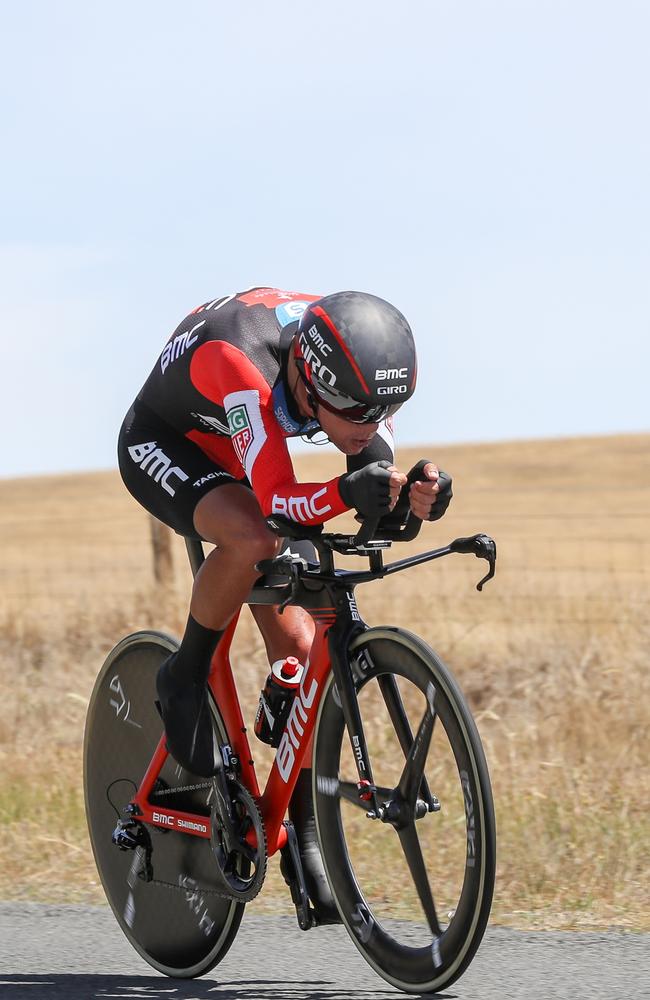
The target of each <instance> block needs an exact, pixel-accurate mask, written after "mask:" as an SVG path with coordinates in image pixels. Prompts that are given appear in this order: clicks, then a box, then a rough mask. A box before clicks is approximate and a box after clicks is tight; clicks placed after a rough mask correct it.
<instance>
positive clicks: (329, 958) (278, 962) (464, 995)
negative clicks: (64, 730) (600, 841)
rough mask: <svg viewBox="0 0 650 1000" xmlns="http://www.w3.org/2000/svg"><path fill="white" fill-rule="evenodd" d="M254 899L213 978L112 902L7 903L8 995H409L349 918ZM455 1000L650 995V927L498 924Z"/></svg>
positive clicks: (310, 998)
mask: <svg viewBox="0 0 650 1000" xmlns="http://www.w3.org/2000/svg"><path fill="white" fill-rule="evenodd" d="M253 913H254V911H253V909H252V908H249V913H247V914H246V915H245V916H244V920H243V922H242V926H241V929H240V932H239V935H238V937H237V939H236V941H235V943H234V945H233V947H232V948H231V950H230V952H229V953H228V955H227V956H226V958H225V959H224V961H223V962H222V963H221V965H219V966H217V967H216V968H215V969H213V971H212V972H211V973H210V974H209V976H207V977H206V978H204V979H195V980H191V981H188V980H172V979H167V978H165V977H163V976H160V975H158V974H157V973H154V971H153V970H152V969H150V968H149V966H148V965H147V964H146V963H145V962H143V961H142V959H141V958H140V957H139V956H138V955H137V954H136V952H135V951H133V949H132V948H131V946H130V945H129V943H128V941H127V940H126V938H124V936H123V935H122V932H121V931H120V929H119V927H118V926H117V924H116V922H115V920H114V919H113V917H112V914H111V913H110V911H109V910H108V907H99V906H97V907H95V906H93V907H91V906H45V905H41V904H36V903H32V904H23V903H0V997H2V998H3V1000H5V998H6V1000H91V998H93V1000H94V998H96V997H122V998H131V1000H134V998H137V997H146V998H152V997H155V998H157V1000H190V998H214V1000H347V998H349V997H354V998H355V1000H388V998H393V1000H395V998H398V997H400V996H404V994H400V993H398V992H397V991H395V990H393V989H392V988H390V987H388V986H387V984H385V983H384V982H383V980H381V979H379V978H378V977H377V976H376V975H375V973H374V972H373V971H372V969H370V967H369V966H367V965H366V964H365V962H364V961H363V959H362V958H361V956H360V955H359V953H358V952H357V950H356V948H355V947H354V945H353V944H352V942H351V941H349V940H348V938H347V935H346V933H345V931H343V930H342V929H341V928H339V927H321V928H315V929H314V930H311V931H309V932H307V933H303V932H301V931H300V930H299V929H298V926H297V924H296V922H295V920H294V919H293V918H292V917H261V916H260V917H256V916H254V915H253ZM439 996H440V997H441V998H443V1000H445V998H446V1000H451V998H458V1000H506V998H507V1000H509V998H519V997H521V998H522V1000H523V998H525V1000H555V998H560V997H561V998H563V1000H564V998H567V1000H583V998H584V1000H587V998H589V1000H601V998H602V1000H619V998H620V1000H638V998H642V997H645V998H650V934H622V933H618V932H608V933H598V934H593V933H589V934H587V933H570V932H562V933H559V932H535V933H532V932H524V931H512V930H504V929H503V928H492V929H490V930H489V931H488V933H487V935H486V937H485V939H484V941H483V944H482V946H481V948H480V950H479V952H478V954H477V956H476V958H475V959H474V962H473V963H472V965H471V967H470V969H469V970H468V971H467V972H466V973H465V975H464V976H463V977H462V979H460V980H459V981H458V982H457V983H455V984H454V985H453V986H452V987H450V988H449V990H448V991H447V992H446V993H444V994H439Z"/></svg>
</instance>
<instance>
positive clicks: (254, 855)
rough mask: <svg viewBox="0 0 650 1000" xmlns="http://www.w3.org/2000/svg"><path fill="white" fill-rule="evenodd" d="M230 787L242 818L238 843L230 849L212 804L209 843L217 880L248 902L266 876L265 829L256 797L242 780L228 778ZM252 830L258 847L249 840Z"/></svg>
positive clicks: (224, 889)
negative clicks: (215, 865) (214, 862)
mask: <svg viewBox="0 0 650 1000" xmlns="http://www.w3.org/2000/svg"><path fill="white" fill-rule="evenodd" d="M228 791H229V792H230V798H231V800H232V802H233V805H234V807H235V812H236V813H237V816H238V818H239V830H238V843H237V845H236V846H235V848H234V849H232V850H228V848H227V846H226V844H225V842H224V836H223V823H222V821H221V817H220V815H219V812H218V810H217V809H216V807H215V806H213V807H212V813H211V817H210V826H211V833H210V844H211V846H212V853H213V854H214V858H215V861H216V863H217V871H216V873H215V874H216V880H217V881H218V882H219V883H220V885H219V888H220V889H221V891H222V893H223V895H225V896H227V897H228V898H230V899H234V900H237V902H239V903H248V902H250V900H251V899H255V897H256V896H257V894H258V893H259V891H260V889H261V888H262V886H263V884H264V879H265V877H266V867H267V862H268V849H267V843H266V831H265V829H264V822H263V820H262V814H261V813H260V811H259V808H258V807H257V804H256V803H255V800H254V799H253V797H252V795H251V794H250V792H249V791H248V790H247V789H246V788H244V786H243V785H242V784H241V782H239V781H235V780H229V781H228ZM251 834H252V838H251V839H253V840H254V843H255V844H256V846H255V847H253V846H251V844H250V843H249V839H248V838H249V837H250V835H251Z"/></svg>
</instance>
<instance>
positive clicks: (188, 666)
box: [169, 614, 224, 684]
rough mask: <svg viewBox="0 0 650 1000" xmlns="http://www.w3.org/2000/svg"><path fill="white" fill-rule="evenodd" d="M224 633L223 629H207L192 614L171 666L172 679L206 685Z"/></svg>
mask: <svg viewBox="0 0 650 1000" xmlns="http://www.w3.org/2000/svg"><path fill="white" fill-rule="evenodd" d="M223 631H224V630H223V629H213V628H206V627H205V625H201V624H199V622H197V620H196V619H195V618H192V615H191V614H190V615H189V616H188V619H187V625H186V626H185V634H184V635H183V638H182V640H181V645H180V648H179V650H178V652H177V653H175V654H174V656H173V657H172V658H171V661H170V664H169V672H170V674H171V675H172V677H176V678H177V679H178V680H191V681H194V683H195V684H205V682H206V681H207V679H208V674H209V672H210V661H211V660H212V654H213V653H214V651H215V649H216V648H217V643H218V642H219V639H220V638H221V636H222V635H223Z"/></svg>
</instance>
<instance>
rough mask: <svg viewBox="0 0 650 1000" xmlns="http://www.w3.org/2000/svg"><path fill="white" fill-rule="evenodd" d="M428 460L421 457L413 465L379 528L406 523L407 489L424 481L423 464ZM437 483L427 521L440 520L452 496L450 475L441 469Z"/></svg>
mask: <svg viewBox="0 0 650 1000" xmlns="http://www.w3.org/2000/svg"><path fill="white" fill-rule="evenodd" d="M429 462H430V459H428V458H422V459H420V461H419V462H416V464H415V465H414V466H413V468H412V469H411V471H410V472H409V474H408V475H407V477H406V485H405V486H402V489H401V490H400V495H399V498H398V500H397V503H396V504H395V506H394V507H393V509H392V511H391V512H390V513H389V514H386V515H384V517H382V519H381V522H380V525H379V527H380V528H384V529H399V528H401V527H402V525H403V524H405V523H406V519H407V517H408V514H409V511H410V509H411V505H410V499H409V489H410V487H411V486H412V484H413V483H418V482H425V477H424V467H425V465H429ZM438 483H439V484H440V492H439V493H438V496H437V499H436V502H435V503H434V504H433V506H432V507H431V513H430V514H429V517H428V520H429V521H439V520H440V518H441V517H442V515H443V514H444V513H445V511H446V510H447V507H448V506H449V503H450V501H451V498H452V496H453V493H452V490H451V476H450V475H448V474H447V473H446V472H443V471H442V469H440V470H439V472H438Z"/></svg>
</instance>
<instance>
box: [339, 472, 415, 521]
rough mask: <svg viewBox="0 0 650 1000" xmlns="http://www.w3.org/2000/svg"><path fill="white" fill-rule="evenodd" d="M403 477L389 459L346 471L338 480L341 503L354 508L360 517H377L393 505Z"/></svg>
mask: <svg viewBox="0 0 650 1000" xmlns="http://www.w3.org/2000/svg"><path fill="white" fill-rule="evenodd" d="M405 482H406V476H405V475H404V474H403V473H402V472H398V471H397V469H396V468H395V466H394V465H391V464H390V462H386V461H382V462H371V463H370V465H366V466H364V468H363V469H357V470H356V472H348V473H347V474H346V475H344V476H341V477H340V479H339V493H340V494H341V499H342V500H343V503H345V504H347V506H348V507H354V508H355V509H356V510H358V512H359V513H360V514H362V515H363V517H381V515H382V514H387V513H388V511H389V510H391V509H392V507H393V506H394V505H395V502H396V500H397V497H398V496H399V491H400V489H401V487H402V486H403V485H404V483H405Z"/></svg>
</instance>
